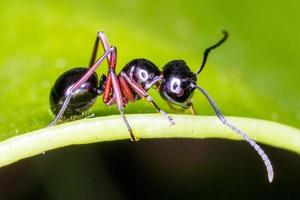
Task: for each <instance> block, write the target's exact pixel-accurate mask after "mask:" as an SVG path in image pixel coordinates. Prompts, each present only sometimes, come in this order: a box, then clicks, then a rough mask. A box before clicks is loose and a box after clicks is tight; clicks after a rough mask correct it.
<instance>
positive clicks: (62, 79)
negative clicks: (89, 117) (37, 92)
mask: <svg viewBox="0 0 300 200" xmlns="http://www.w3.org/2000/svg"><path fill="white" fill-rule="evenodd" d="M87 70H88V69H87V68H82V67H78V68H73V69H71V70H68V71H66V72H65V73H63V74H62V75H61V76H59V77H58V79H57V80H56V82H55V84H54V86H53V87H52V89H51V93H50V108H51V111H52V112H53V114H55V115H57V114H58V112H59V111H60V109H61V107H62V105H63V103H64V101H65V98H66V96H67V95H68V92H69V90H68V89H69V88H70V87H71V86H72V85H73V84H75V83H76V82H77V81H78V80H79V79H80V78H81V77H82V76H83V75H84V74H85V73H86V72H87ZM98 85H99V83H98V76H97V74H96V73H94V74H93V75H92V76H91V77H90V78H89V79H88V80H87V81H86V82H85V83H84V84H82V86H81V88H80V89H78V90H77V91H76V92H75V94H74V95H73V98H72V99H71V101H70V103H69V105H68V107H67V108H66V110H65V113H64V117H65V118H70V117H74V116H80V115H82V114H83V113H84V112H86V111H87V110H88V109H89V108H90V107H91V106H92V105H93V103H94V102H95V100H96V98H97V96H98V95H100V94H102V91H103V88H102V85H101V84H100V85H101V87H100V86H98Z"/></svg>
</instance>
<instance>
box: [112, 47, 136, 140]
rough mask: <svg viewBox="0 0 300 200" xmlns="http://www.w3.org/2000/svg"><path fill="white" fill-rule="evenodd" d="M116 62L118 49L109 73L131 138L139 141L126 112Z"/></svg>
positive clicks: (113, 53)
mask: <svg viewBox="0 0 300 200" xmlns="http://www.w3.org/2000/svg"><path fill="white" fill-rule="evenodd" d="M116 62H117V51H114V52H112V54H111V59H110V67H109V75H110V76H111V82H112V88H113V93H114V96H115V99H116V101H117V105H118V109H119V112H120V113H121V116H122V118H123V121H124V122H125V125H126V127H127V129H128V131H129V133H130V137H131V140H132V141H138V138H137V137H135V135H134V134H133V132H132V128H131V127H130V125H129V123H128V121H127V119H126V117H125V114H124V101H123V97H124V96H123V94H122V91H121V88H120V83H119V80H118V77H117V75H116V72H115V68H116Z"/></svg>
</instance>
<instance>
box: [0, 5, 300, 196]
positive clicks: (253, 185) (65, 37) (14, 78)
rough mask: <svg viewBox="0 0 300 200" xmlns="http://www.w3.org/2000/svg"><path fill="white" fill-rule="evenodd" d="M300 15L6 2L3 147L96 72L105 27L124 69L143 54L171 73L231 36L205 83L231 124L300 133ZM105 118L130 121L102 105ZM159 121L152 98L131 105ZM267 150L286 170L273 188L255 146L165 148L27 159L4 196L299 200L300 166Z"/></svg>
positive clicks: (255, 9)
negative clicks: (173, 64) (236, 119)
mask: <svg viewBox="0 0 300 200" xmlns="http://www.w3.org/2000/svg"><path fill="white" fill-rule="evenodd" d="M299 9H300V3H299V1H296V0H288V1H271V0H267V1H258V0H250V1H238V0H230V1H221V0H215V1H183V0H174V1H156V0H152V1H151V0H147V1H136V0H124V1H116V0H109V1H108V0H103V1H67V0H63V1H26V2H25V1H1V8H0V27H1V31H0V45H1V54H0V80H1V82H2V86H1V87H0V105H1V111H0V124H1V125H0V133H1V135H0V140H3V139H5V138H8V137H11V136H13V135H18V134H20V133H24V132H26V131H30V130H35V129H38V128H42V127H45V126H46V125H47V124H49V122H50V121H51V119H52V116H51V114H50V112H49V102H48V97H49V91H50V89H51V86H52V85H53V83H54V82H55V80H56V78H57V77H58V76H59V75H60V74H61V73H63V72H64V71H66V70H67V69H70V68H72V67H77V66H87V64H88V62H89V57H90V54H91V50H92V46H93V43H94V40H95V36H96V32H97V31H100V30H102V31H105V32H106V34H107V36H108V39H109V41H110V43H112V44H114V45H115V46H117V48H118V70H120V69H121V68H122V67H123V66H124V65H125V64H126V63H127V62H129V61H130V60H131V59H133V58H138V57H144V58H148V59H150V60H151V61H153V62H154V63H156V64H157V65H158V66H160V68H161V67H162V66H163V65H164V64H165V63H167V62H168V61H170V60H172V59H184V60H185V61H186V62H187V63H188V65H189V66H190V67H191V68H192V69H193V70H196V69H197V68H198V66H199V65H200V63H201V59H202V54H203V51H204V50H205V48H206V47H208V46H209V45H211V44H213V43H215V42H216V41H217V40H219V39H220V38H221V36H222V34H221V31H222V30H227V31H228V32H229V33H230V37H229V39H228V41H227V42H226V43H225V44H224V45H223V46H222V47H220V48H218V49H217V50H215V51H214V52H212V54H211V56H210V57H209V59H208V63H207V66H206V68H205V69H204V70H203V72H202V73H201V74H200V76H199V82H198V83H199V84H200V85H201V86H202V87H204V88H206V89H207V91H208V92H209V93H210V94H211V96H212V97H214V99H215V101H216V102H217V104H218V105H219V107H220V108H221V110H222V111H223V112H224V114H226V115H233V116H244V117H253V118H261V119H268V120H272V121H278V122H281V123H284V124H288V125H292V126H294V127H297V128H300V123H299V122H300V101H299V99H300V93H299V83H300V81H299V78H298V77H299V73H300V68H299V67H298V63H300V57H299V53H300V37H299V36H300V28H299V27H300V14H299ZM105 69H106V66H105V65H103V67H102V68H101V69H100V70H98V72H99V74H101V73H104V72H105ZM150 93H151V95H153V97H154V98H155V99H156V101H157V102H158V103H159V105H160V106H161V107H162V108H163V109H165V110H166V111H168V112H170V113H179V112H178V111H173V110H171V109H170V108H169V107H168V105H167V104H166V103H165V102H164V101H163V100H161V98H160V97H159V95H158V93H157V91H151V92H150ZM194 102H195V106H196V110H197V111H198V113H199V114H201V115H212V114H213V113H212V111H211V108H210V107H209V105H208V104H207V102H206V101H205V100H204V98H203V97H202V96H201V95H200V94H196V95H195V97H194ZM93 112H94V113H95V114H96V115H97V116H101V115H110V114H117V113H118V112H117V109H116V108H115V107H111V108H107V107H106V106H104V104H103V103H102V102H101V100H100V99H99V101H98V102H97V103H96V105H95V106H94V107H93ZM149 112H155V110H154V109H153V108H152V107H151V105H149V104H148V103H147V102H144V101H139V102H135V103H134V104H129V105H128V106H127V107H126V113H149ZM186 113H188V112H186ZM271 135H272V133H270V137H271ZM265 148H266V150H267V152H268V153H269V152H270V154H271V159H272V160H273V161H274V163H273V164H274V166H275V172H277V178H276V175H275V183H274V184H273V185H271V186H269V185H268V184H267V183H266V182H267V180H266V177H264V176H265V171H264V168H263V165H262V163H261V162H260V161H259V159H258V158H257V157H256V156H255V153H254V152H252V151H251V149H250V147H249V146H248V145H246V144H245V143H241V142H228V141H225V140H206V141H192V140H168V141H159V140H155V141H142V142H140V143H139V144H135V145H133V144H131V143H130V142H128V141H123V142H115V143H104V144H93V145H84V146H81V147H68V148H65V149H61V150H55V151H52V152H50V153H46V154H45V155H44V156H36V157H35V158H32V159H28V160H25V161H21V162H19V163H17V164H14V165H12V166H8V167H5V168H4V169H1V170H0V177H1V180H2V181H0V182H1V183H0V186H1V187H0V188H1V189H0V191H1V193H0V194H2V195H3V198H4V199H5V198H19V199H26V198H28V199H71V198H72V199H100V198H101V197H102V198H103V199H160V198H161V199H168V198H172V199H176V198H178V199H184V198H188V199H199V198H200V197H203V198H206V199H207V198H221V199H224V198H229V197H230V198H235V197H245V198H253V197H256V198H258V197H270V196H271V197H275V196H277V197H280V195H286V194H285V193H288V194H289V195H290V196H288V197H291V198H292V197H294V195H296V188H295V187H296V185H297V183H298V185H299V177H300V174H299V172H298V170H296V169H297V168H299V167H300V160H299V157H298V156H297V155H295V154H292V153H289V152H285V151H281V150H276V149H272V148H270V147H265ZM159 149H161V151H159ZM232 155H234V156H232ZM280 178H281V179H280ZM12 180H15V181H12ZM276 181H277V182H276ZM11 184H13V185H11ZM131 185H132V186H131ZM245 193H247V196H245V195H244V194H245ZM222 197H223V198H222ZM0 199H2V198H1V196H0Z"/></svg>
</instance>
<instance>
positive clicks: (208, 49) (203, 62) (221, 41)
mask: <svg viewBox="0 0 300 200" xmlns="http://www.w3.org/2000/svg"><path fill="white" fill-rule="evenodd" d="M222 33H223V34H224V36H223V38H222V39H221V40H220V41H219V42H218V43H216V44H214V45H212V46H210V47H208V48H207V49H206V50H205V51H204V55H203V59H202V64H201V66H200V68H199V69H198V71H197V72H196V74H197V75H198V74H199V73H200V72H201V71H202V70H203V68H204V66H205V64H206V60H207V57H208V54H209V53H210V51H211V50H213V49H215V48H217V47H218V46H220V45H221V44H222V43H223V42H225V40H226V39H227V38H228V32H227V31H222Z"/></svg>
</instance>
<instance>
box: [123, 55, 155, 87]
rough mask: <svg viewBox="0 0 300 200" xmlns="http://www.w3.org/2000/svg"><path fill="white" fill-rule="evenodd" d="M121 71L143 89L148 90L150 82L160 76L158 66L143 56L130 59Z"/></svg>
mask: <svg viewBox="0 0 300 200" xmlns="http://www.w3.org/2000/svg"><path fill="white" fill-rule="evenodd" d="M122 71H123V72H125V73H126V74H127V75H129V76H130V77H131V78H133V80H135V81H136V82H137V83H138V84H139V85H140V86H142V87H143V88H144V89H145V90H148V89H149V88H150V87H151V86H152V84H151V83H152V82H153V81H155V79H156V78H157V77H159V76H160V70H159V69H158V67H157V66H156V65H155V64H154V63H153V62H151V61H150V60H147V59H145V58H139V59H134V60H132V61H130V62H129V63H128V64H126V65H125V67H124V68H123V69H122Z"/></svg>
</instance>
